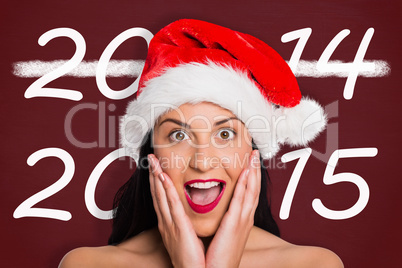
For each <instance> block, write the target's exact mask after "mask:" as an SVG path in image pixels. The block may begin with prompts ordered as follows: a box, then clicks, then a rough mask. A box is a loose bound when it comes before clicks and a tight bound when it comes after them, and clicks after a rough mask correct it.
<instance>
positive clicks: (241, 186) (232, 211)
mask: <svg viewBox="0 0 402 268" xmlns="http://www.w3.org/2000/svg"><path fill="white" fill-rule="evenodd" d="M260 165H261V164H260V159H259V152H258V150H254V151H253V152H252V154H251V156H250V161H249V166H248V167H247V168H246V169H245V170H243V172H242V173H241V174H240V177H239V179H238V181H237V185H236V188H235V191H234V194H233V197H232V201H231V202H230V205H229V209H228V211H227V212H226V214H225V216H224V217H223V219H222V222H221V224H220V227H219V229H218V230H217V232H216V234H215V236H214V238H213V239H212V241H211V244H210V245H209V247H208V251H207V254H206V260H205V262H206V267H208V268H210V267H219V268H220V267H238V266H239V264H240V261H241V258H242V255H243V250H244V247H245V245H246V242H247V239H248V236H249V234H250V231H251V228H252V227H253V225H254V213H255V210H256V208H257V205H258V201H259V199H258V197H259V194H260V189H261V169H260Z"/></svg>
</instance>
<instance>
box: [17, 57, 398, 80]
mask: <svg viewBox="0 0 402 268" xmlns="http://www.w3.org/2000/svg"><path fill="white" fill-rule="evenodd" d="M66 62H68V61H67V60H54V61H40V60H32V61H19V62H15V63H14V64H13V74H14V75H15V76H17V77H23V78H30V77H41V76H43V75H45V74H47V73H49V72H51V71H52V70H55V69H57V68H58V67H60V66H61V65H63V64H64V63H66ZM144 63H145V61H144V60H110V62H109V64H108V66H107V70H106V76H107V77H138V76H139V75H140V73H141V71H142V68H143V67H144ZM366 63H371V64H374V69H373V70H371V71H361V72H359V76H362V77H383V76H387V75H389V74H390V72H391V67H390V65H389V64H388V62H386V61H383V60H365V61H364V62H363V64H366ZM97 64H98V61H96V60H93V61H82V62H81V63H80V64H79V65H78V66H77V67H75V68H74V69H73V70H72V71H70V72H68V73H67V74H65V75H64V76H72V77H95V75H96V66H97ZM331 64H345V66H346V65H347V64H348V65H350V64H353V63H352V62H348V63H345V62H342V61H329V62H328V65H327V68H328V69H330V68H331V67H330V65H331ZM345 69H347V68H345ZM294 73H295V76H296V77H316V78H319V77H348V75H349V74H348V72H347V71H345V72H331V71H326V72H322V71H319V70H318V69H317V61H316V60H300V61H299V63H298V65H297V69H296V70H295V71H294Z"/></svg>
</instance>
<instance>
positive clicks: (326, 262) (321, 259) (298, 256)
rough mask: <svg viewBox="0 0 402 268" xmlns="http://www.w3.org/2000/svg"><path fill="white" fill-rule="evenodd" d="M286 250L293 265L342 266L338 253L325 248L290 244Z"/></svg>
mask: <svg viewBox="0 0 402 268" xmlns="http://www.w3.org/2000/svg"><path fill="white" fill-rule="evenodd" d="M286 251H287V252H288V253H289V255H288V256H291V257H292V259H293V260H292V263H293V264H294V265H296V266H295V267H306V268H307V267H327V268H343V267H344V266H343V263H342V261H341V259H340V258H339V257H338V255H336V254H335V253H334V252H332V251H330V250H328V249H325V248H320V247H310V246H296V245H291V246H289V248H288V249H287V250H286Z"/></svg>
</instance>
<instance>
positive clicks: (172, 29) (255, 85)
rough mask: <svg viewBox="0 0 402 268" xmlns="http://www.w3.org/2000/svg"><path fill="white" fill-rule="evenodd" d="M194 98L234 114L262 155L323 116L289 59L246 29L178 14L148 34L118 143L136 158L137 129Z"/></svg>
mask: <svg viewBox="0 0 402 268" xmlns="http://www.w3.org/2000/svg"><path fill="white" fill-rule="evenodd" d="M200 102H210V103H214V104H217V105H219V106H221V107H223V108H225V109H228V110H230V111H231V112H232V113H233V114H234V115H236V116H237V117H238V118H239V119H240V120H242V122H243V123H244V124H245V125H246V127H247V128H248V130H249V132H250V134H251V136H252V138H253V141H254V143H255V144H256V146H257V147H258V149H259V151H260V154H261V156H262V157H263V158H264V159H269V158H271V157H273V156H274V155H275V154H276V152H277V151H278V150H279V146H280V144H285V143H286V144H289V145H306V144H307V143H308V142H309V141H311V140H313V139H314V138H315V137H316V136H317V135H318V133H319V132H321V131H322V130H323V129H324V128H325V124H326V116H325V114H324V112H323V109H322V107H321V106H320V105H319V104H318V103H317V102H315V101H313V100H311V99H308V98H302V96H301V93H300V90H299V86H298V84H297V81H296V78H295V76H294V75H293V73H292V71H291V70H290V68H289V66H288V65H287V63H286V62H285V61H284V60H283V59H282V57H281V56H280V55H279V54H278V53H277V52H276V51H275V50H273V49H272V48H271V47H270V46H268V45H267V44H265V43H264V42H262V41H261V40H259V39H257V38H255V37H253V36H250V35H248V34H244V33H240V32H237V31H233V30H231V29H228V28H225V27H221V26H218V25H215V24H211V23H207V22H204V21H199V20H189V19H183V20H179V21H176V22H173V23H171V24H169V25H168V26H166V27H165V28H163V29H162V30H160V31H159V32H158V33H157V34H156V35H155V36H154V38H153V39H152V40H151V42H150V45H149V49H148V56H147V59H146V61H145V66H144V69H143V71H142V74H141V78H140V82H139V87H138V91H137V92H136V95H135V100H133V101H132V102H130V103H129V105H128V107H127V111H126V116H125V117H124V118H123V119H122V122H121V126H120V134H121V143H122V145H123V146H124V147H125V148H126V149H127V150H128V152H129V153H130V155H131V156H132V157H133V158H134V159H135V160H138V157H139V148H140V146H141V145H142V141H143V139H144V137H145V135H146V134H147V133H148V132H149V131H150V130H152V128H153V126H154V124H155V121H156V120H157V119H158V118H159V117H160V116H161V115H163V114H164V113H166V112H168V111H169V110H171V109H174V108H177V107H179V106H180V105H182V104H185V103H192V104H196V103H200Z"/></svg>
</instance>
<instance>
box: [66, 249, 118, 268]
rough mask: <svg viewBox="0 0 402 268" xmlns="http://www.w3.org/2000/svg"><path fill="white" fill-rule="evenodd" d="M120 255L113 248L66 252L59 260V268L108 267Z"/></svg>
mask: <svg viewBox="0 0 402 268" xmlns="http://www.w3.org/2000/svg"><path fill="white" fill-rule="evenodd" d="M119 255H121V252H120V250H118V249H117V248H116V247H113V246H104V247H82V248H76V249H74V250H71V251H70V252H68V253H67V254H66V255H65V256H64V258H63V259H62V260H61V262H60V265H59V268H69V267H110V264H112V263H113V264H115V261H116V260H117V261H118V260H119V258H118V256H119Z"/></svg>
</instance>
